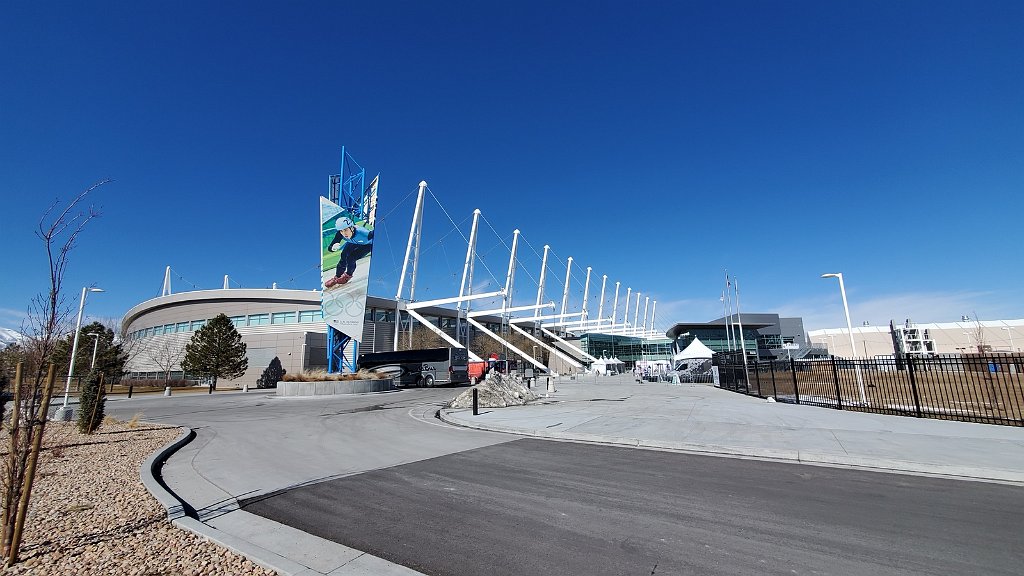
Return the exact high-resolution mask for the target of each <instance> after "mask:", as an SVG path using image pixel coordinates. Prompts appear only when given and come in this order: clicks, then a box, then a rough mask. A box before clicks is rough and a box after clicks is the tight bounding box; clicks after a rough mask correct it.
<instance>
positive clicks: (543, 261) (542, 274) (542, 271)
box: [537, 244, 551, 306]
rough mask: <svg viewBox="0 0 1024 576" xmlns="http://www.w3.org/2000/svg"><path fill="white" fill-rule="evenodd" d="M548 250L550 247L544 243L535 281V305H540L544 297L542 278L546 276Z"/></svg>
mask: <svg viewBox="0 0 1024 576" xmlns="http://www.w3.org/2000/svg"><path fill="white" fill-rule="evenodd" d="M549 250H551V247H550V246H548V245H547V244H545V245H544V257H543V258H542V259H541V261H540V280H539V281H538V282H537V306H540V301H541V300H542V299H543V298H544V279H545V278H546V277H547V271H548V251H549Z"/></svg>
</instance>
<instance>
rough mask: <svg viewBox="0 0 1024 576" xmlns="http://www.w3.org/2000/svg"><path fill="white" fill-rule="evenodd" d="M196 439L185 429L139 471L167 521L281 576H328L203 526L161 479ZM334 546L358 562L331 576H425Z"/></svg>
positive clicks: (332, 572) (236, 502)
mask: <svg viewBox="0 0 1024 576" xmlns="http://www.w3.org/2000/svg"><path fill="white" fill-rule="evenodd" d="M195 437H196V433H195V431H194V430H192V429H191V428H185V427H183V428H182V433H181V435H180V436H178V438H176V439H175V440H174V441H172V442H171V443H170V444H167V445H166V446H164V447H163V448H161V449H160V450H157V451H156V452H154V453H153V454H151V455H150V456H149V458H147V459H146V461H145V462H143V463H142V465H141V466H140V467H139V475H140V476H141V478H142V483H143V485H145V487H146V489H147V490H149V493H150V494H152V495H153V497H154V498H156V499H157V501H158V502H160V505H161V506H163V507H164V509H165V510H167V519H168V520H170V521H171V523H172V524H174V525H175V526H177V527H178V528H180V529H182V530H187V531H189V532H192V533H193V534H196V535H197V536H199V537H200V538H203V539H204V540H209V541H210V542H213V543H215V544H217V545H218V546H221V547H222V548H227V549H228V550H231V551H232V552H234V553H235V554H239V555H241V556H243V557H245V558H247V559H248V560H249V561H250V562H252V563H254V564H257V565H259V566H262V567H263V568H266V569H268V570H273V571H275V572H277V573H278V574H279V575H281V576H325V573H324V572H320V571H317V570H315V569H313V568H310V567H309V566H305V565H303V564H300V563H299V562H296V561H294V560H291V559H289V558H286V557H284V556H281V555H280V554H277V553H275V552H272V551H270V550H267V549H266V548H263V547H262V546H259V545H257V544H254V543H252V542H250V541H248V540H245V539H244V538H239V537H237V536H234V535H231V534H228V533H226V532H224V531H221V530H218V529H217V528H214V527H213V526H210V525H209V524H205V523H203V522H202V521H200V520H199V519H198V518H196V516H197V514H196V511H195V510H194V509H193V508H192V507H191V506H189V504H188V503H187V502H185V501H184V500H182V499H181V498H179V497H178V496H177V495H176V494H174V492H172V491H171V490H170V489H169V488H168V487H167V486H166V485H165V484H164V482H163V481H162V480H161V479H160V468H162V467H163V465H164V462H166V461H167V459H168V458H170V457H171V455H172V454H174V453H175V452H177V451H178V450H179V449H181V447H182V446H185V445H186V444H188V443H189V442H191V441H192V440H193V439H195ZM226 506H230V507H233V508H234V509H238V501H237V500H235V499H232V501H231V502H230V503H229V504H227V505H226ZM264 520H265V521H266V522H272V521H271V520H266V519H264ZM310 537H312V536H310ZM331 544H334V545H335V546H338V547H342V548H345V549H347V550H351V551H352V552H353V553H354V554H353V556H354V558H352V559H351V560H349V561H346V562H345V563H344V564H342V565H340V566H337V567H336V568H334V569H332V570H331V571H330V575H331V576H361V575H369V574H378V575H387V576H421V575H420V573H419V572H416V571H415V570H412V569H410V568H407V567H405V566H402V565H399V564H394V563H392V562H389V561H387V560H384V559H383V558H378V557H376V556H373V555H371V554H366V553H364V552H361V551H358V550H354V549H351V548H348V547H345V546H342V545H341V544H336V543H333V542H332V543H331Z"/></svg>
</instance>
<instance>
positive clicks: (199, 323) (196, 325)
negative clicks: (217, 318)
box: [189, 320, 206, 332]
mask: <svg viewBox="0 0 1024 576" xmlns="http://www.w3.org/2000/svg"><path fill="white" fill-rule="evenodd" d="M203 326H206V320H193V321H192V322H190V323H189V330H191V331H193V332H195V331H196V330H199V329H200V328H202V327H203Z"/></svg>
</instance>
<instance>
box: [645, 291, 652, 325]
mask: <svg viewBox="0 0 1024 576" xmlns="http://www.w3.org/2000/svg"><path fill="white" fill-rule="evenodd" d="M650 305H651V297H650V296H647V297H646V298H644V334H647V307H648V306H650Z"/></svg>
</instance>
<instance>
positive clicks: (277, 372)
mask: <svg viewBox="0 0 1024 576" xmlns="http://www.w3.org/2000/svg"><path fill="white" fill-rule="evenodd" d="M285 372H287V371H286V370H285V369H284V366H282V365H281V359H280V358H278V357H277V356H274V359H273V360H271V361H270V365H269V366H267V368H266V369H265V370H263V375H261V376H260V377H259V379H258V380H256V387H257V388H273V387H275V386H277V383H278V382H280V381H281V380H283V379H284V375H285Z"/></svg>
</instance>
